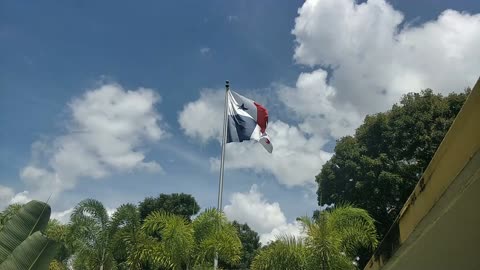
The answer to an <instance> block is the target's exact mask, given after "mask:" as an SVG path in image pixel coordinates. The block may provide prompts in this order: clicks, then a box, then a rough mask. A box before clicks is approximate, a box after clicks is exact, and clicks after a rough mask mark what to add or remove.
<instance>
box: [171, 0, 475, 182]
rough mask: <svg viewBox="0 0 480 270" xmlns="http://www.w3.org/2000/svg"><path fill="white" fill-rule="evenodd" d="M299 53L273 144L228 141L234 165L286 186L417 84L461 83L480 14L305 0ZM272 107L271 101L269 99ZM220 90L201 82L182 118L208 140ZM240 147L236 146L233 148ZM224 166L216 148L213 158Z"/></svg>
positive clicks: (309, 174)
mask: <svg viewBox="0 0 480 270" xmlns="http://www.w3.org/2000/svg"><path fill="white" fill-rule="evenodd" d="M292 33H293V35H294V36H295V42H296V47H295V53H294V56H293V57H294V59H295V60H296V62H297V63H298V64H301V65H305V66H307V67H310V68H311V70H310V71H305V72H303V73H301V74H300V75H299V77H298V79H297V81H296V83H295V84H294V86H288V85H281V84H274V87H275V88H276V90H275V94H276V95H274V96H276V98H278V100H279V101H280V102H281V103H282V104H283V106H284V108H285V107H286V108H287V109H288V111H290V112H293V115H294V116H295V117H296V118H294V119H293V120H294V121H295V122H296V123H292V122H291V121H290V122H288V124H287V123H286V122H287V121H289V120H292V119H282V121H281V120H277V121H273V122H272V123H270V124H269V127H268V129H267V131H268V132H269V133H270V135H271V138H272V143H273V145H274V152H273V154H272V155H268V154H266V153H265V152H264V151H262V150H263V149H261V148H260V147H257V145H255V144H252V143H246V142H244V143H238V144H229V145H227V156H226V159H227V162H226V167H227V168H233V169H252V170H255V171H257V172H267V173H270V174H272V175H274V176H275V177H276V179H277V180H278V181H279V182H280V183H282V184H285V185H287V186H297V185H298V186H312V184H313V183H314V181H313V180H314V176H315V175H316V174H317V173H318V171H319V170H320V169H321V166H322V165H323V164H324V163H325V161H326V160H328V159H329V158H330V156H331V154H329V153H327V152H325V151H323V147H324V146H325V144H326V143H328V142H332V141H333V140H335V139H338V138H340V137H342V136H345V135H349V134H352V133H353V132H354V130H355V128H357V127H358V125H359V124H361V122H362V120H363V118H364V117H365V115H366V114H370V113H377V112H380V111H384V110H386V109H388V108H390V107H391V106H392V104H393V103H395V102H398V100H399V98H400V97H401V96H402V95H403V94H405V93H407V92H411V91H420V90H422V89H425V88H432V89H434V90H436V91H437V92H441V93H444V94H445V93H448V92H451V91H462V90H463V89H464V88H465V87H468V86H472V85H473V83H475V81H476V79H477V77H478V69H479V68H480V50H478V49H477V48H479V47H480V14H475V15H471V14H467V13H460V12H457V11H453V10H446V11H444V12H442V13H441V14H440V15H439V16H438V18H437V19H435V20H432V21H429V22H425V23H423V24H420V25H409V24H407V23H404V16H403V14H402V13H401V12H399V11H397V10H395V9H394V8H393V7H392V6H391V5H390V4H388V3H387V2H386V1H385V0H369V1H367V2H363V3H360V4H359V3H357V1H354V0H307V1H305V2H304V4H303V5H302V7H301V8H300V9H299V11H298V17H297V18H296V19H295V26H294V29H293V30H292ZM267 107H268V106H267ZM222 108H223V91H217V92H215V91H211V90H210V91H204V92H202V94H201V96H200V98H199V99H198V100H196V101H193V102H190V103H188V104H187V105H186V106H185V107H184V109H183V111H182V112H181V113H180V117H179V122H180V125H181V127H182V129H183V130H184V133H185V134H186V135H187V136H190V137H192V138H197V139H199V140H200V141H202V142H206V141H208V140H209V139H211V138H215V139H218V138H220V134H221V123H222V121H223V120H222ZM233 153H235V155H234V154H233ZM211 164H212V168H214V169H216V168H217V167H218V157H216V158H213V159H212V162H211Z"/></svg>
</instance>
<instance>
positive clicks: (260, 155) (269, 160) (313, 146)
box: [211, 121, 331, 187]
mask: <svg viewBox="0 0 480 270" xmlns="http://www.w3.org/2000/svg"><path fill="white" fill-rule="evenodd" d="M267 131H268V133H269V134H270V137H271V141H272V144H273V153H272V154H269V153H267V152H266V151H265V149H263V147H261V146H260V145H259V144H256V143H253V142H242V143H231V144H227V148H226V155H225V168H227V169H252V170H254V171H256V172H267V173H270V174H272V175H274V176H275V178H276V179H277V180H278V182H280V183H281V184H284V185H286V186H289V187H292V186H309V187H312V186H313V185H314V183H315V175H316V174H317V173H318V171H319V168H321V166H322V165H323V164H324V163H325V162H326V161H327V160H328V159H330V157H331V154H330V153H327V152H325V151H323V150H322V147H323V145H324V143H325V142H326V141H325V140H324V139H323V138H322V137H320V136H311V137H308V134H306V133H305V132H303V131H302V130H301V129H300V128H298V127H296V126H290V125H288V124H286V123H284V122H282V121H275V122H272V123H270V124H269V125H268V128H267ZM211 168H212V170H213V171H217V170H218V168H219V160H218V158H213V159H211Z"/></svg>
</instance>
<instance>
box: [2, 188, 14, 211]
mask: <svg viewBox="0 0 480 270" xmlns="http://www.w3.org/2000/svg"><path fill="white" fill-rule="evenodd" d="M14 195H15V192H14V191H13V189H11V188H9V187H6V186H2V185H0V211H1V210H3V209H4V208H5V207H7V206H8V205H9V203H10V200H11V199H12V198H13V196H14Z"/></svg>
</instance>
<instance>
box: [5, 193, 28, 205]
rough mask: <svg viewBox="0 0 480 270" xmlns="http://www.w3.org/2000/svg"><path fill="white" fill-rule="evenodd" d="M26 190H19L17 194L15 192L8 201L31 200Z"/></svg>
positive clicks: (24, 202)
mask: <svg viewBox="0 0 480 270" xmlns="http://www.w3.org/2000/svg"><path fill="white" fill-rule="evenodd" d="M28 193H29V192H28V191H27V190H24V191H22V192H19V193H17V194H15V196H13V197H12V199H11V200H10V203H11V204H12V203H20V204H26V203H28V202H29V201H31V200H32V199H31V198H30V197H29V196H28Z"/></svg>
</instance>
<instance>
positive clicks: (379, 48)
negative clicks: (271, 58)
mask: <svg viewBox="0 0 480 270" xmlns="http://www.w3.org/2000/svg"><path fill="white" fill-rule="evenodd" d="M403 20H404V17H403V14H402V13H401V12H399V11H397V10H395V9H394V8H393V7H392V6H391V5H390V4H388V3H387V2H385V1H384V0H369V1H367V2H365V3H361V4H358V3H357V2H356V1H354V0H308V1H306V2H305V3H304V4H303V6H302V7H301V8H300V9H299V12H298V17H297V18H296V20H295V27H294V29H293V31H292V33H293V34H294V35H295V37H296V43H297V46H296V49H295V55H294V59H295V60H296V61H297V62H298V63H300V64H304V65H308V66H311V67H318V66H320V67H325V66H329V67H331V68H332V69H333V73H332V76H331V79H330V81H329V87H330V89H326V90H322V86H320V87H318V91H323V92H324V94H327V93H328V95H330V96H331V97H330V99H332V100H333V104H340V105H342V106H350V105H353V107H354V109H355V110H357V111H358V112H360V113H362V114H365V113H373V112H378V111H382V110H385V109H387V108H388V107H390V106H391V105H392V103H394V102H396V101H398V99H399V97H400V96H401V95H402V94H404V93H406V92H409V91H418V90H421V89H424V88H432V89H434V90H437V91H439V92H442V93H447V92H450V91H458V90H460V91H461V90H463V88H465V87H468V86H472V84H473V83H474V82H475V81H476V79H477V78H478V68H479V67H480V51H479V50H478V49H477V48H478V47H479V46H480V15H479V14H476V15H470V14H467V13H460V12H457V11H453V10H446V11H444V12H442V13H441V14H440V15H439V17H438V18H437V19H436V20H434V21H429V22H426V23H424V24H421V25H417V26H411V25H408V24H405V25H404V26H401V23H402V22H403ZM319 71H321V69H319ZM310 75H312V76H319V77H323V76H324V75H323V74H322V72H319V73H317V74H315V72H313V73H311V74H310ZM300 79H301V78H299V81H300ZM321 79H322V78H319V80H321ZM301 92H302V91H299V93H301Z"/></svg>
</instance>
